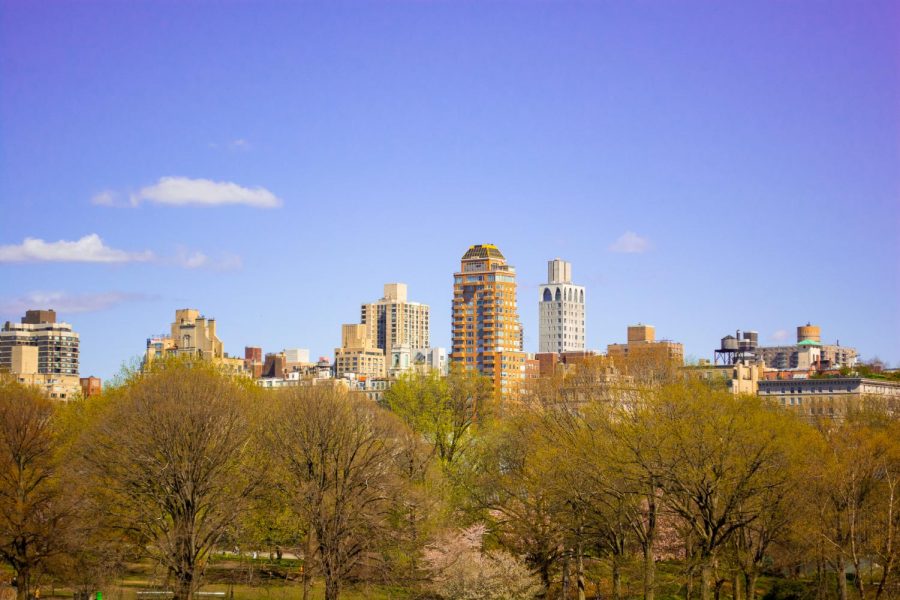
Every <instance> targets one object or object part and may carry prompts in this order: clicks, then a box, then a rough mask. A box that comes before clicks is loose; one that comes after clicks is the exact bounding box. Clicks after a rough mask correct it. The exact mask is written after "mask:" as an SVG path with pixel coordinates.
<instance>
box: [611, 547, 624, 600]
mask: <svg viewBox="0 0 900 600" xmlns="http://www.w3.org/2000/svg"><path fill="white" fill-rule="evenodd" d="M612 600H622V572H621V570H620V569H619V558H618V557H616V556H614V557H613V560H612Z"/></svg>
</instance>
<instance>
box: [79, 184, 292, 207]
mask: <svg viewBox="0 0 900 600" xmlns="http://www.w3.org/2000/svg"><path fill="white" fill-rule="evenodd" d="M100 196H102V194H101V195H100ZM95 198H97V196H95ZM130 201H131V205H132V206H137V205H139V204H140V203H142V202H154V203H157V204H167V205H170V206H189V205H194V206H224V205H234V204H242V205H245V206H252V207H255V208H277V207H279V206H281V205H282V201H281V199H280V198H278V197H277V196H276V195H275V194H273V193H272V192H270V191H269V190H267V189H266V188H263V187H255V188H248V187H243V186H240V185H238V184H236V183H232V182H230V181H212V180H211V179H191V178H189V177H162V178H160V180H159V181H157V182H156V183H155V184H154V185H150V186H146V187H143V188H141V189H140V190H138V191H137V192H134V193H133V194H131V196H130ZM96 203H97V202H95V204H96Z"/></svg>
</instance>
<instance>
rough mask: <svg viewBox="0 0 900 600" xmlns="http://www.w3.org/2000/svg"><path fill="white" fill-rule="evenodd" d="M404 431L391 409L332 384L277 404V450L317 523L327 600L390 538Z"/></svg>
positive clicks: (291, 493)
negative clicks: (364, 560) (390, 520)
mask: <svg viewBox="0 0 900 600" xmlns="http://www.w3.org/2000/svg"><path fill="white" fill-rule="evenodd" d="M402 427H403V425H402V423H399V422H398V421H397V420H396V418H395V417H394V416H393V415H391V414H390V413H388V412H387V411H384V410H383V409H380V408H379V407H377V406H375V405H373V404H371V403H370V402H369V401H367V400H365V399H362V398H358V397H355V396H350V395H349V394H347V393H346V392H345V391H343V390H340V389H337V388H334V387H330V386H309V387H298V388H292V389H290V390H287V391H286V392H285V393H284V394H283V395H282V396H281V397H279V398H278V399H277V402H276V406H275V407H274V410H273V411H272V419H271V421H270V423H269V426H268V428H267V429H268V432H269V448H270V449H271V452H272V453H273V454H274V455H275V456H276V457H277V459H278V460H279V462H280V464H281V467H282V468H283V469H284V471H285V473H286V474H287V477H288V480H287V481H286V482H285V491H286V493H287V495H288V497H289V498H290V500H291V506H292V507H293V508H294V510H296V511H297V514H298V516H299V517H300V518H301V519H303V520H304V521H305V522H306V523H307V524H308V526H309V530H310V532H311V534H312V537H310V538H309V541H310V543H311V544H312V543H313V542H314V544H315V551H316V554H317V556H318V558H319V563H320V567H321V571H322V574H323V576H324V578H325V598H326V600H336V599H337V598H338V597H339V596H340V593H341V587H342V585H343V583H344V581H345V580H346V578H347V577H348V575H349V574H350V573H351V571H352V570H353V568H354V567H355V566H356V565H357V563H358V562H359V561H360V560H361V558H362V557H363V556H364V555H365V553H366V552H368V551H370V550H373V549H375V548H377V547H378V544H379V542H380V541H381V540H382V539H383V538H384V537H386V536H387V535H388V533H389V531H388V530H389V527H388V525H389V517H390V516H391V514H392V512H393V511H394V510H395V509H396V507H397V505H398V504H400V503H402V502H403V499H404V495H405V492H404V485H405V483H406V481H407V479H406V478H405V477H404V476H403V473H402V464H401V463H403V462H404V458H405V454H404V452H403V451H402V447H401V441H402V435H401V428H402ZM306 559H307V560H309V559H310V556H307V557H306ZM306 589H307V590H308V585H307V586H306ZM304 595H306V593H305V594H304Z"/></svg>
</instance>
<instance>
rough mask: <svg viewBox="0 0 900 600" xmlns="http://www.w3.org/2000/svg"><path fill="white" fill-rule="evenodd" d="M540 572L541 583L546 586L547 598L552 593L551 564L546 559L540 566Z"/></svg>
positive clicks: (545, 595) (545, 594)
mask: <svg viewBox="0 0 900 600" xmlns="http://www.w3.org/2000/svg"><path fill="white" fill-rule="evenodd" d="M538 574H539V575H540V577H541V585H543V586H544V595H543V596H542V597H544V598H546V597H547V596H548V595H549V594H550V564H549V563H548V562H546V561H544V562H543V563H541V565H540V566H539V568H538Z"/></svg>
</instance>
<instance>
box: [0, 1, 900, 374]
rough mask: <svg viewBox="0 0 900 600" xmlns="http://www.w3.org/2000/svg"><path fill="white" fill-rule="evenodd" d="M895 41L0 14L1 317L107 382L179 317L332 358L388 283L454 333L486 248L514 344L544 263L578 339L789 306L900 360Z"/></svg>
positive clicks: (809, 16)
mask: <svg viewBox="0 0 900 600" xmlns="http://www.w3.org/2000/svg"><path fill="white" fill-rule="evenodd" d="M898 40H900V9H898V5H897V4H896V3H895V2H866V3H849V2H847V3H836V2H819V1H817V2H799V1H795V2H747V3H737V2H729V3H721V2H596V3H557V2H527V3H518V2H478V3H475V2H452V3H451V2H446V3H436V2H406V3H390V4H383V3H376V2H363V3H334V2H328V3H286V2H275V3H264V2H256V3H238V2H222V3H212V2H178V3H176V2H136V3H121V2H111V3H102V2H78V3H73V2H69V3H57V2H42V3H30V2H10V1H8V0H2V1H0V207H2V217H0V313H2V314H0V319H3V320H6V319H18V318H19V317H20V316H21V312H22V309H23V307H25V306H32V307H34V308H57V310H58V311H59V313H60V317H61V318H62V319H64V320H65V321H68V322H71V323H72V324H73V325H74V326H75V328H76V330H77V331H78V332H79V333H80V334H81V336H82V357H81V360H82V373H83V374H85V375H87V374H95V375H100V376H102V377H108V376H110V375H112V374H114V373H115V372H116V371H117V370H118V368H119V366H120V365H121V364H122V363H123V362H124V361H127V360H129V359H130V358H131V357H133V356H137V355H139V354H141V353H142V352H143V347H144V344H145V339H146V338H147V336H148V335H150V334H153V333H158V332H164V331H166V330H167V329H168V324H169V323H170V322H171V320H172V318H173V316H174V310H175V309H176V308H180V307H196V308H199V309H200V310H201V311H202V312H204V313H205V314H206V315H207V316H210V317H215V318H216V319H217V322H218V328H219V336H220V337H221V339H222V340H223V341H224V343H225V348H226V351H228V352H230V353H233V354H241V353H242V352H243V347H244V346H245V345H261V346H263V347H264V349H265V350H266V351H276V350H280V349H281V348H285V347H302V348H309V349H310V350H311V353H312V354H313V355H314V356H317V355H331V354H332V352H333V348H334V347H335V346H336V345H337V344H338V343H339V341H340V325H341V323H350V322H356V321H357V320H358V319H359V305H360V303H362V302H365V301H371V300H375V299H377V298H379V297H380V296H381V291H382V285H383V283H385V282H392V281H401V282H405V283H407V284H408V285H409V293H410V297H411V299H413V300H417V301H421V302H425V303H428V304H430V305H431V309H432V340H433V343H434V344H435V345H443V346H447V345H449V331H450V330H449V316H450V300H451V296H452V273H453V271H454V270H455V269H456V268H458V266H459V258H460V257H461V255H462V254H463V252H464V251H465V250H466V248H467V247H468V246H469V245H470V244H473V243H483V242H492V243H495V244H497V245H498V246H499V247H500V248H501V250H502V251H503V252H504V254H505V255H506V257H507V258H508V260H509V261H510V263H511V264H513V265H514V266H515V267H516V268H517V270H518V273H519V279H520V290H519V304H520V313H521V317H522V321H523V324H524V327H525V332H526V337H525V340H526V350H528V351H532V352H533V351H536V350H537V301H538V292H537V285H538V284H540V283H541V282H543V280H544V278H545V276H546V261H547V260H549V259H551V258H554V257H557V256H559V257H562V258H564V259H566V260H569V261H571V262H572V263H573V274H574V278H575V280H576V283H580V284H582V285H585V286H586V287H587V295H588V305H587V310H588V313H587V341H588V346H589V347H591V348H597V349H605V347H606V344H608V343H612V342H617V341H623V340H624V338H625V328H626V326H627V325H628V324H630V323H635V322H638V321H642V322H644V323H651V324H653V325H655V326H656V328H657V335H658V337H664V338H669V339H675V340H678V341H681V342H683V343H684V344H685V349H686V353H687V354H689V355H693V356H695V357H711V354H712V350H713V348H714V347H715V346H716V345H717V343H718V340H719V338H720V337H722V336H724V335H726V334H728V333H733V331H734V330H735V329H756V330H758V331H759V332H760V339H761V342H763V343H766V344H770V343H777V342H778V341H779V340H781V339H786V340H787V341H790V340H791V339H793V336H794V328H795V327H796V326H797V325H800V324H803V323H806V322H807V321H811V322H813V323H816V324H819V325H821V326H822V329H823V337H824V338H825V340H827V341H829V342H833V341H835V340H840V342H841V344H845V345H852V346H855V347H857V348H858V349H859V350H860V352H861V354H862V355H863V356H864V357H873V356H879V357H881V358H882V359H884V360H887V361H888V362H890V363H891V364H892V365H896V364H898V363H900V342H898V339H900V336H898V334H900V311H898V308H900V285H898V281H900V277H898V275H900V269H898V262H900V261H898V257H900V242H898V226H900V168H898V167H900V108H898V107H900V41H898ZM200 201H202V202H205V204H198V202H200ZM626 234H630V235H626ZM87 236H95V237H87ZM623 236H626V237H625V241H629V240H630V242H629V243H618V244H617V241H619V240H622V238H623ZM26 238H31V239H33V240H43V242H44V243H41V242H34V241H32V242H29V243H28V244H24V241H25V239H26ZM85 238H86V239H85ZM79 240H80V241H79ZM59 241H65V242H70V243H69V244H55V243H56V242H59ZM76 242H77V243H76ZM621 250H632V251H631V252H622V251H621Z"/></svg>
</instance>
